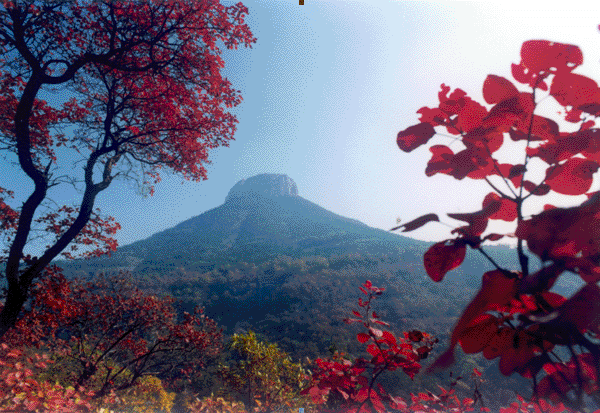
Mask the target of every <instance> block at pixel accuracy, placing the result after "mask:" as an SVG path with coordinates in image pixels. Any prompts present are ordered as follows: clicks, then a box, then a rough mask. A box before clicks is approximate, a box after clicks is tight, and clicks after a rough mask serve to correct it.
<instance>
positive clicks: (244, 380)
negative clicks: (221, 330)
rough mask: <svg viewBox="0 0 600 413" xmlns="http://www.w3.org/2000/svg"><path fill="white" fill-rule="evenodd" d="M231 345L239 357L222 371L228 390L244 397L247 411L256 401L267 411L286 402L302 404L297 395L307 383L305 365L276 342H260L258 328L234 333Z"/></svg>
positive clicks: (291, 404) (230, 347)
mask: <svg viewBox="0 0 600 413" xmlns="http://www.w3.org/2000/svg"><path fill="white" fill-rule="evenodd" d="M228 348H229V349H230V350H232V351H233V352H234V353H235V354H236V355H237V359H238V360H237V362H235V363H233V365H231V366H224V365H222V366H220V369H219V375H220V377H221V378H222V381H223V383H224V385H225V390H226V391H233V392H236V393H237V394H238V395H239V396H240V397H242V399H243V401H244V404H245V407H246V409H247V411H250V409H252V408H254V405H255V404H257V405H258V406H259V407H261V410H260V411H265V412H271V411H273V409H274V408H275V407H277V406H283V405H286V406H288V407H294V408H297V407H302V404H298V402H299V401H300V400H296V399H298V398H299V394H300V391H301V390H303V386H304V384H305V383H304V381H305V372H304V369H303V368H302V367H301V366H300V364H295V363H292V362H291V360H290V358H289V356H288V355H287V354H286V353H285V352H282V351H281V350H279V349H278V348H277V346H276V345H275V344H270V345H267V344H265V343H262V342H259V341H257V338H256V335H255V334H254V332H252V331H249V332H248V333H247V334H234V335H233V337H232V338H231V341H230V343H229V344H228ZM302 399H303V400H306V398H302ZM263 405H264V406H263Z"/></svg>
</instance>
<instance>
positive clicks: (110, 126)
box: [0, 0, 256, 337]
mask: <svg viewBox="0 0 600 413" xmlns="http://www.w3.org/2000/svg"><path fill="white" fill-rule="evenodd" d="M247 13H248V9H247V8H246V7H245V6H244V5H243V4H242V3H238V4H236V5H233V6H228V7H225V6H223V5H221V4H220V3H219V1H218V0H207V1H201V2H195V1H193V2H181V1H175V0H145V1H114V0H105V1H91V0H79V1H61V0H53V1H32V0H30V1H18V0H17V1H7V0H2V1H0V56H2V58H1V59H0V85H1V88H0V90H1V92H0V108H2V109H1V110H0V141H1V142H2V144H3V145H2V150H4V151H7V152H10V153H11V155H13V156H14V155H16V157H17V158H18V165H19V166H20V168H21V169H22V170H23V172H25V173H26V174H27V176H28V177H29V178H31V180H32V181H33V183H34V186H35V188H34V190H33V192H32V193H31V194H30V195H29V196H28V197H27V200H26V201H25V202H24V203H23V205H22V207H21V208H20V210H15V209H13V208H12V207H10V206H9V205H8V204H7V203H6V202H5V198H4V197H3V198H1V199H0V210H1V211H2V215H1V217H0V222H1V228H2V230H3V231H4V232H5V236H6V237H7V240H8V245H9V246H10V247H9V248H8V249H7V250H5V251H4V253H5V254H7V257H6V258H5V259H3V260H2V262H5V263H6V269H5V275H6V279H7V281H8V290H7V296H6V301H5V305H4V308H3V309H2V311H1V312H0V337H2V336H4V334H5V333H6V332H7V331H8V330H9V329H10V328H12V327H13V326H14V325H15V323H16V322H17V320H18V317H19V314H20V312H21V309H22V307H23V304H24V303H25V301H26V300H27V299H28V297H29V290H30V286H31V285H32V282H33V281H34V279H35V278H36V277H38V276H39V274H40V273H41V272H42V270H43V269H44V268H45V267H46V266H47V265H48V264H49V263H50V262H51V260H52V259H53V258H55V257H57V256H58V255H59V254H61V252H62V251H63V250H65V248H67V246H68V245H69V244H71V250H72V251H75V250H76V249H77V246H76V245H75V244H77V243H79V244H84V245H93V246H97V247H99V246H100V244H101V243H102V244H103V245H104V248H98V249H96V250H94V251H91V252H88V253H87V254H86V255H87V256H97V255H100V254H102V253H105V252H109V253H110V251H114V250H115V248H116V246H117V244H116V241H115V240H114V239H112V238H110V235H112V234H114V233H115V232H116V230H118V229H119V228H120V226H119V225H118V224H116V223H112V222H111V221H112V218H110V219H107V220H102V219H100V217H99V216H98V215H97V213H95V212H94V211H93V207H94V202H95V199H96V197H97V196H98V194H99V193H100V192H101V191H103V190H105V189H106V188H108V187H109V185H110V184H111V183H112V181H113V180H114V179H115V178H116V177H118V176H119V177H121V178H131V176H130V173H131V171H132V169H133V168H134V167H139V168H140V169H141V172H142V175H143V176H144V177H145V178H144V185H146V184H148V185H149V182H147V181H146V180H145V179H146V178H147V177H149V178H153V179H154V183H157V182H159V181H160V176H159V173H158V169H160V168H161V167H162V166H168V167H169V168H171V169H172V170H173V171H175V172H178V173H181V174H182V175H183V177H184V178H185V179H192V180H195V181H200V180H202V179H206V178H207V176H206V170H205V168H204V166H203V164H205V163H207V162H208V160H207V156H208V151H209V150H210V149H213V148H216V147H219V146H227V145H228V141H229V140H231V139H232V138H233V135H234V132H235V130H236V126H235V124H236V123H237V119H236V118H235V116H233V115H232V114H231V113H228V112H227V110H226V108H232V107H234V106H236V105H238V104H239V103H240V102H241V97H240V96H239V91H236V90H234V89H232V87H231V86H232V85H231V83H230V82H229V81H228V80H227V79H224V78H223V77H222V76H221V73H220V70H221V69H222V68H223V67H224V62H223V59H222V58H221V49H220V48H219V47H220V45H219V44H218V42H223V44H224V45H225V46H226V47H227V48H228V49H231V48H236V49H237V46H238V45H240V44H243V45H244V46H250V47H251V45H252V43H254V42H255V41H256V39H255V38H254V37H253V35H252V33H251V31H250V29H249V27H248V26H247V25H246V24H245V23H244V18H245V16H246V15H247ZM52 88H54V89H55V90H59V91H60V92H62V93H61V95H62V96H68V97H69V99H68V100H65V99H63V100H64V102H61V103H55V104H54V105H50V104H48V103H47V102H46V101H44V100H43V99H41V98H40V94H41V93H43V92H47V91H49V90H52ZM57 88H59V89H57ZM63 126H71V127H72V128H73V130H74V132H73V133H72V134H70V136H67V135H66V134H65V133H63V132H62V128H63ZM59 147H64V148H65V150H66V149H68V150H72V151H76V152H77V153H78V154H79V155H80V156H81V158H82V160H83V161H84V167H83V170H84V171H83V177H82V178H83V179H78V178H77V176H78V175H77V174H76V173H75V172H76V171H73V174H72V175H70V176H69V177H68V179H66V180H65V179H61V178H60V177H58V178H54V176H53V174H52V171H51V167H52V166H53V165H54V166H55V165H56V164H58V163H59V158H58V157H57V154H56V152H55V149H56V148H59ZM123 164H127V166H126V167H125V168H124V169H123V168H120V169H119V170H118V172H115V171H116V170H117V168H119V167H120V166H122V165H123ZM98 168H99V169H100V173H99V174H98V171H96V174H94V170H95V169H98ZM68 183H70V184H72V185H73V186H75V188H77V189H80V188H78V187H77V186H76V183H83V184H84V185H83V195H82V197H81V201H80V202H79V204H78V206H75V207H69V206H66V205H65V206H62V207H60V208H54V209H53V210H52V212H50V213H48V214H47V215H44V216H40V211H39V210H40V206H42V203H43V202H44V201H45V200H46V198H47V192H48V189H49V188H51V187H53V186H57V185H60V184H63V185H64V184H68ZM149 190H150V194H152V193H153V186H152V185H149ZM0 194H6V195H8V196H13V195H14V192H12V191H10V190H8V189H6V188H0ZM36 215H37V219H36ZM34 222H38V223H42V222H44V223H46V231H47V232H49V233H51V234H53V235H54V236H55V239H54V240H53V241H52V242H51V243H50V244H49V245H48V246H47V249H46V250H45V252H44V253H43V254H41V256H40V257H30V256H25V255H24V253H23V251H24V248H25V247H26V245H27V244H28V241H30V235H31V233H32V230H33V228H32V224H33V223H34ZM62 255H64V256H65V257H67V258H72V256H71V253H70V252H62Z"/></svg>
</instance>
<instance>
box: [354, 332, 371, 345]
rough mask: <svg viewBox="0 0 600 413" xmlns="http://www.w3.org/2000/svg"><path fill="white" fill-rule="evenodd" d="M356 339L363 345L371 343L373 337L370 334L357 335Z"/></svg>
mask: <svg viewBox="0 0 600 413" xmlns="http://www.w3.org/2000/svg"><path fill="white" fill-rule="evenodd" d="M356 339H357V340H358V341H359V342H361V343H362V344H364V343H366V342H367V341H369V340H370V339H371V337H370V336H369V335H368V334H365V333H358V334H357V335H356Z"/></svg>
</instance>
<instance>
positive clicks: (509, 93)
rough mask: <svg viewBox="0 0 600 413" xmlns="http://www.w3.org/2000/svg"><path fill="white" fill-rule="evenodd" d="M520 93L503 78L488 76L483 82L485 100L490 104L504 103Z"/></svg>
mask: <svg viewBox="0 0 600 413" xmlns="http://www.w3.org/2000/svg"><path fill="white" fill-rule="evenodd" d="M518 93H519V92H518V90H517V88H516V87H515V85H513V84H512V82H511V81H510V80H508V79H506V78H503V77H501V76H495V75H488V77H487V78H486V79H485V82H483V98H484V99H485V101H486V102H487V103H489V104H494V103H498V102H502V101H503V100H506V99H508V98H511V97H513V96H516V95H517V94H518Z"/></svg>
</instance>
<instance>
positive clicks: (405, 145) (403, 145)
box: [397, 123, 435, 152]
mask: <svg viewBox="0 0 600 413" xmlns="http://www.w3.org/2000/svg"><path fill="white" fill-rule="evenodd" d="M433 135H435V129H434V128H433V126H432V125H431V124H429V123H419V124H417V125H414V126H410V127H408V128H406V129H404V130H403V131H400V132H398V137H397V143H398V147H399V148H400V149H401V150H402V151H404V152H412V151H413V150H415V149H416V148H418V147H419V146H421V145H424V144H426V143H427V142H429V139H431V138H432V137H433Z"/></svg>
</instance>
